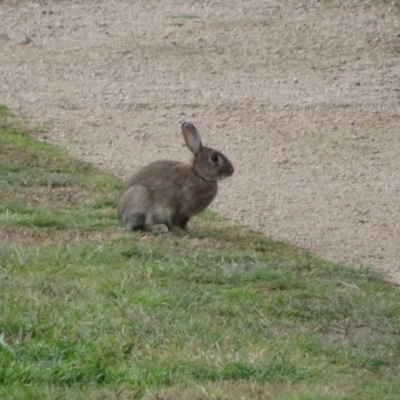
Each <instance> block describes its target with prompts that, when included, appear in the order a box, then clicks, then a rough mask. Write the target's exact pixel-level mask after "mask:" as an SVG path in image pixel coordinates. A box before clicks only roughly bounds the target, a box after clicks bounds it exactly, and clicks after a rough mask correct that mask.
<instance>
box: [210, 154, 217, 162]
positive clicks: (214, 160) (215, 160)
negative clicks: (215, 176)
mask: <svg viewBox="0 0 400 400" xmlns="http://www.w3.org/2000/svg"><path fill="white" fill-rule="evenodd" d="M211 161H212V162H213V163H216V162H218V156H217V155H216V154H213V155H212V156H211Z"/></svg>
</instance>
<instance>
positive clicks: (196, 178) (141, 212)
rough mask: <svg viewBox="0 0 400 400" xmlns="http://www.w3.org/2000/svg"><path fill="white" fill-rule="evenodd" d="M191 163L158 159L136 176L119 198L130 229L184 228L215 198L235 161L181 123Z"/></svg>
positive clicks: (123, 220) (121, 213)
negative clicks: (212, 147)
mask: <svg viewBox="0 0 400 400" xmlns="http://www.w3.org/2000/svg"><path fill="white" fill-rule="evenodd" d="M182 135H183V137H184V139H185V142H186V146H187V147H188V148H189V149H190V151H191V152H192V153H193V156H194V157H193V160H192V162H191V163H182V162H179V161H171V160H161V161H155V162H153V163H151V164H149V165H147V166H145V167H143V168H142V169H140V170H139V171H138V172H137V173H136V174H135V175H133V176H132V177H131V178H130V179H129V180H128V181H127V183H126V185H125V187H124V188H123V190H122V192H121V194H120V197H119V200H118V206H117V209H118V218H119V220H120V222H121V224H122V226H123V227H125V229H126V230H128V231H133V230H140V231H147V230H148V231H153V232H168V231H171V230H172V229H173V228H175V227H178V228H181V229H185V228H186V226H187V223H188V221H189V219H190V218H191V217H192V216H193V215H196V214H198V213H200V212H201V211H203V210H205V209H206V208H207V207H208V206H209V205H210V203H211V202H212V201H213V200H214V198H215V196H216V195H217V191H218V181H220V180H222V179H224V178H228V177H230V176H231V175H232V174H233V172H234V168H233V165H232V163H231V162H230V161H229V160H228V158H227V157H226V156H224V155H223V154H222V153H220V152H219V151H216V150H214V149H211V148H209V147H205V146H203V145H202V143H201V138H200V135H199V133H198V132H197V129H196V127H195V126H194V125H193V124H191V123H189V122H184V123H183V124H182Z"/></svg>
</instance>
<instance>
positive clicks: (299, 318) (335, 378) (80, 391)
mask: <svg viewBox="0 0 400 400" xmlns="http://www.w3.org/2000/svg"><path fill="white" fill-rule="evenodd" d="M16 126H17V125H16V123H15V121H13V118H11V117H10V116H9V113H8V111H7V110H6V108H4V107H2V108H0V335H1V336H0V398H1V399H36V398H37V399H55V398H70V399H131V398H142V397H143V398H145V399H158V400H161V399H233V400H235V399H243V398H245V399H268V398H271V399H285V400H289V399H290V400H294V399H296V400H300V399H335V400H336V399H371V400H375V399H398V398H400V381H399V379H398V376H399V373H400V335H399V333H400V293H399V290H398V289H397V288H395V287H393V286H391V285H390V284H388V283H386V282H385V281H384V279H383V278H382V277H381V276H380V275H378V274H377V273H374V272H372V271H369V270H366V269H365V270H363V269H362V270H354V269H351V268H348V267H345V266H342V265H337V264H333V263H330V262H327V261H324V260H319V259H316V258H313V257H312V256H310V255H309V254H307V253H304V252H301V251H299V250H297V249H295V248H293V247H290V246H288V245H286V244H283V243H277V242H274V241H271V240H270V239H268V238H265V237H264V236H262V235H261V234H258V233H255V232H252V231H250V230H248V229H246V228H244V227H241V226H238V225H236V224H234V223H232V222H228V221H224V220H221V219H220V218H218V216H216V215H214V214H213V213H211V212H206V213H205V214H204V215H202V216H201V217H198V218H196V219H194V221H193V231H192V232H190V233H180V232H177V233H174V234H168V235H148V234H138V233H132V234H128V233H125V232H124V231H122V230H121V229H120V228H119V227H118V223H117V219H116V211H115V208H114V205H115V200H116V197H117V194H118V191H119V189H120V188H121V182H120V181H119V180H118V179H116V178H115V177H113V176H112V175H110V174H108V173H107V172H104V171H101V170H99V169H96V168H95V167H93V166H91V165H88V164H86V163H84V162H81V161H78V160H74V159H72V158H71V157H70V156H68V154H67V153H66V152H65V151H63V150H62V149H59V148H57V147H55V146H52V145H49V144H47V143H43V142H40V141H37V140H35V139H33V138H31V137H30V136H29V135H28V134H27V133H25V131H24V130H23V129H18V128H16Z"/></svg>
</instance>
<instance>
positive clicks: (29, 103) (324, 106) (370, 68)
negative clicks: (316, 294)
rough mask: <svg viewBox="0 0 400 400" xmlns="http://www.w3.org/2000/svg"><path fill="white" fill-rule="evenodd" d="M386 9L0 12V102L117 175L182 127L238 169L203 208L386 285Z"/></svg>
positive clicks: (399, 265) (398, 97)
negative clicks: (366, 271)
mask: <svg viewBox="0 0 400 400" xmlns="http://www.w3.org/2000/svg"><path fill="white" fill-rule="evenodd" d="M399 10H400V3H399V2H398V1H397V2H396V1H379V0H373V1H368V0H366V1H361V0H360V1H356V0H353V1H351V0H348V1H346V0H342V1H339V0H338V1H336V0H331V1H295V0H293V1H289V0H286V1H274V0H248V1H244V0H243V1H239V0H230V1H228V0H210V1H206V0H204V1H199V0H191V1H183V0H175V1H174V0H163V1H156V0H148V1H136V2H133V1H128V0H115V1H112V2H110V1H104V2H103V1H88V2H82V1H55V0H49V1H47V2H44V1H39V2H30V1H16V0H15V1H4V0H3V1H1V0H0V21H1V23H0V57H1V58H0V60H1V62H0V103H2V104H5V105H7V106H8V107H10V108H11V109H12V110H13V111H15V112H18V113H21V114H23V115H26V116H27V117H28V118H29V119H30V120H33V121H34V123H35V124H36V125H37V126H38V127H40V129H38V136H39V137H42V138H43V139H46V140H50V141H53V142H57V143H60V144H61V145H62V146H66V147H67V148H68V149H70V150H71V152H72V153H73V154H74V155H76V156H78V157H80V158H83V159H85V160H88V161H91V162H94V163H96V164H100V165H103V166H104V167H106V168H107V169H111V170H112V171H114V172H115V173H117V174H118V175H119V176H120V177H124V178H126V177H128V176H129V175H130V174H132V172H134V171H135V170H136V169H138V168H139V167H140V166H142V165H144V164H146V163H148V162H150V161H154V160H158V159H161V158H178V159H181V160H184V159H186V158H187V157H188V155H189V153H188V151H187V150H186V148H184V147H183V141H182V138H181V136H180V123H181V122H182V121H183V120H190V121H192V122H193V123H195V124H196V126H197V127H198V129H199V131H200V133H201V134H202V135H203V141H204V142H205V144H207V145H209V146H212V147H215V148H216V149H219V150H222V151H224V152H225V153H226V154H227V155H229V157H230V158H231V160H232V162H233V163H234V164H235V167H236V172H235V175H234V176H233V177H232V178H231V179H229V180H226V181H224V182H223V183H222V184H221V190H220V193H219V196H218V198H217V200H216V201H215V203H214V204H213V206H212V208H213V209H215V210H217V211H218V212H219V213H220V214H222V215H223V216H225V217H229V218H232V219H236V220H239V221H242V222H244V223H246V224H248V225H250V226H252V227H254V228H256V229H260V230H262V231H263V232H265V233H266V234H267V235H270V236H272V237H274V238H276V239H280V240H284V241H288V242H291V243H294V244H296V245H298V246H301V247H303V248H306V249H309V250H311V251H312V252H313V253H314V254H317V255H320V256H323V257H326V258H328V259H333V260H336V261H343V262H347V263H350V264H353V265H366V266H374V267H376V268H379V269H381V270H384V271H386V272H387V274H388V276H389V277H390V278H391V279H393V280H394V281H395V282H397V283H400V201H399V196H400V193H399V191H400V157H399V154H400V112H399V111H400V11H399Z"/></svg>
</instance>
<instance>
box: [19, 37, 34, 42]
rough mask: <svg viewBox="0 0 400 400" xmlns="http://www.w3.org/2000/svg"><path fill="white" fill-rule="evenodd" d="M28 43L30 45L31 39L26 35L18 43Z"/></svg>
mask: <svg viewBox="0 0 400 400" xmlns="http://www.w3.org/2000/svg"><path fill="white" fill-rule="evenodd" d="M29 43H32V39H31V38H30V37H29V36H27V35H25V37H24V38H23V39H22V40H21V41H20V42H19V44H29Z"/></svg>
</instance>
